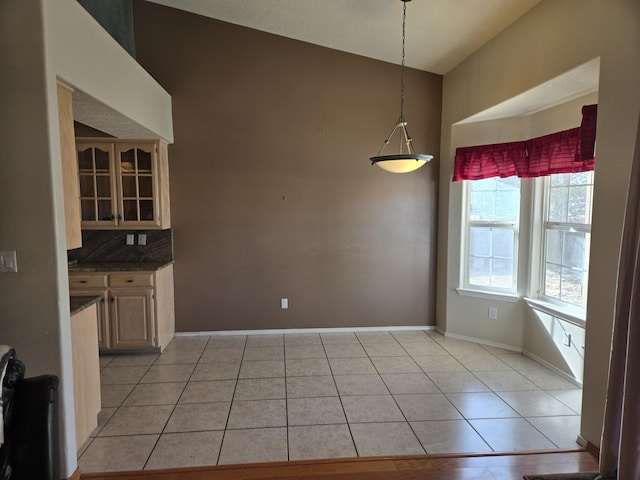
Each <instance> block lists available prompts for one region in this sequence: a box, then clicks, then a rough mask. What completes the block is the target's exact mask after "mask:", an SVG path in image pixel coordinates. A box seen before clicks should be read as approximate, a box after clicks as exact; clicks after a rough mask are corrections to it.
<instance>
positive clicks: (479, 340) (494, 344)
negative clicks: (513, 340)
mask: <svg viewBox="0 0 640 480" xmlns="http://www.w3.org/2000/svg"><path fill="white" fill-rule="evenodd" d="M436 331H437V332H438V333H440V334H441V335H444V336H445V337H447V338H453V339H455V340H464V341H465V342H473V343H479V344H481V345H486V346H488V347H496V348H502V349H503V350H509V351H510V352H517V353H521V352H522V349H521V348H518V347H514V346H512V345H506V344H504V343H498V342H491V341H489V340H484V339H483V338H476V337H468V336H466V335H458V334H457V333H450V332H446V331H444V330H442V329H440V328H437V327H436Z"/></svg>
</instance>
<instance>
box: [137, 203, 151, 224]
mask: <svg viewBox="0 0 640 480" xmlns="http://www.w3.org/2000/svg"><path fill="white" fill-rule="evenodd" d="M140 220H153V200H140Z"/></svg>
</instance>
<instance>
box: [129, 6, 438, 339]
mask: <svg viewBox="0 0 640 480" xmlns="http://www.w3.org/2000/svg"><path fill="white" fill-rule="evenodd" d="M134 19H135V30H136V39H137V43H136V52H137V55H138V60H139V61H140V62H141V64H142V65H143V66H144V67H145V68H146V69H147V70H148V71H149V72H150V73H151V74H152V75H153V76H154V77H155V78H156V79H158V81H159V82H160V83H161V84H162V85H163V86H164V87H165V88H166V89H167V90H168V91H169V92H170V93H171V95H172V98H173V107H174V122H175V144H174V145H172V146H171V147H170V168H171V210H172V225H173V229H174V239H175V260H176V263H175V289H176V323H177V330H178V331H213V330H243V329H268V328H318V327H356V326H387V325H414V326H426V325H433V324H434V323H435V320H434V318H435V258H436V252H435V238H436V237H435V235H436V208H437V207H436V199H437V179H438V157H439V152H438V145H439V139H440V104H441V82H442V77H441V76H438V75H434V74H429V73H425V72H420V71H416V70H408V71H407V85H406V102H405V103H406V106H407V108H406V112H405V114H406V117H407V119H408V121H409V129H410V132H411V134H412V135H413V137H414V141H415V144H416V148H417V149H419V150H420V151H425V152H426V153H432V154H434V155H435V157H436V160H434V161H433V162H432V163H431V164H429V165H427V166H425V167H423V168H422V169H420V170H418V171H416V172H414V173H411V174H406V175H393V174H390V173H387V172H384V171H382V170H380V169H378V168H376V167H372V166H371V165H370V163H369V161H368V158H369V157H370V156H372V155H374V154H376V153H377V151H378V149H379V148H380V146H381V145H382V142H383V140H384V139H385V138H386V136H387V135H388V133H389V131H390V130H391V128H392V127H393V124H394V122H395V120H396V119H397V117H398V113H399V111H398V110H399V98H398V97H399V87H400V85H399V83H400V69H399V66H397V65H390V64H386V63H383V62H379V61H375V60H371V59H367V58H363V57H358V56H355V55H350V54H346V53H342V52H338V51H335V50H331V49H327V48H322V47H318V46H313V45H310V44H307V43H303V42H299V41H294V40H290V39H286V38H283V37H278V36H275V35H270V34H267V33H263V32H259V31H256V30H250V29H246V28H242V27H238V26H234V25H231V24H228V23H223V22H219V21H216V20H212V19H207V18H204V17H200V16H197V15H193V14H188V13H185V12H180V11H176V10H173V9H170V8H167V7H161V6H158V5H155V4H152V3H147V2H136V3H135V4H134ZM285 198H286V199H285ZM282 297H287V298H288V299H289V309H288V310H281V309H280V298H282Z"/></svg>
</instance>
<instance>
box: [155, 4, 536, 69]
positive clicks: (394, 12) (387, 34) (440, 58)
mask: <svg viewBox="0 0 640 480" xmlns="http://www.w3.org/2000/svg"><path fill="white" fill-rule="evenodd" d="M149 1H152V2H154V3H158V4H161V5H166V6H170V7H173V8H178V9H181V10H185V11H188V12H192V13H196V14H199V15H203V16H207V17H211V18H216V19H219V20H222V21H225V22H229V23H234V24H237V25H242V26H246V27H250V28H254V29H257V30H262V31H265V32H269V33H274V34H276V35H281V36H284V37H288V38H293V39H296V40H302V41H305V42H309V43H313V44H316V45H321V46H324V47H329V48H333V49H336V50H342V51H345V52H350V53H355V54H357V55H363V56H365V57H370V58H375V59H378V60H383V61H386V62H392V63H398V64H399V63H400V60H401V41H402V2H401V1H400V0H149ZM539 1H540V0H413V1H411V0H409V1H408V3H407V4H406V5H407V31H406V64H407V66H410V67H413V68H417V69H420V70H425V71H428V72H433V73H438V74H441V75H442V74H445V73H447V72H448V71H449V70H451V69H452V68H453V67H455V66H456V65H458V64H459V63H460V62H462V61H463V60H464V59H465V58H466V57H468V56H469V55H471V54H472V53H473V52H474V51H475V50H477V49H478V48H480V47H481V46H482V45H484V44H485V43H486V42H488V41H489V40H490V39H491V38H493V37H494V36H496V35H497V34H498V33H500V32H501V31H502V30H504V29H505V28H507V27H508V26H509V25H510V24H511V23H513V22H514V21H515V20H516V19H518V18H519V17H520V16H521V15H523V14H524V13H525V12H527V11H528V10H529V9H530V8H532V7H533V6H534V5H536V4H537V3H538V2H539Z"/></svg>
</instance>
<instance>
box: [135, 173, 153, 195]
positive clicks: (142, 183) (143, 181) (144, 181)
mask: <svg viewBox="0 0 640 480" xmlns="http://www.w3.org/2000/svg"><path fill="white" fill-rule="evenodd" d="M152 185H153V182H152V177H151V176H149V175H145V176H139V177H138V188H139V189H140V197H153V186H152Z"/></svg>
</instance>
